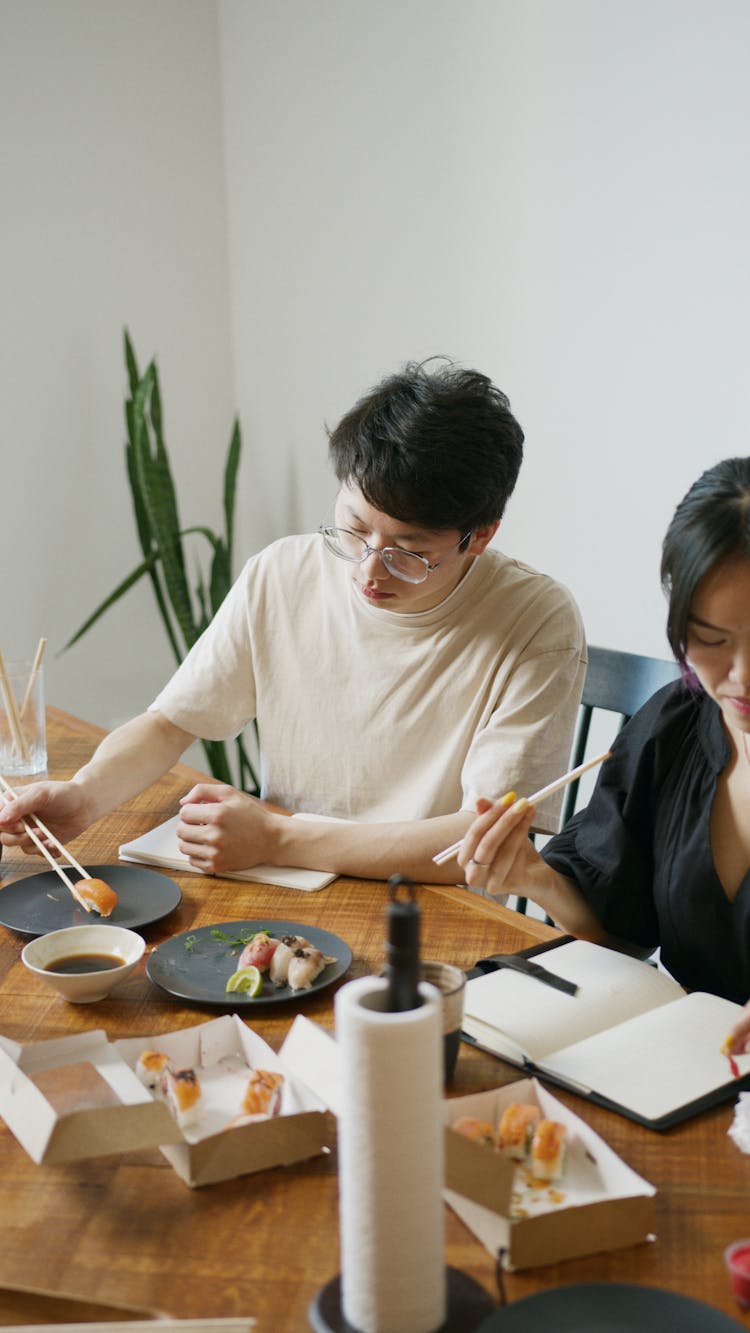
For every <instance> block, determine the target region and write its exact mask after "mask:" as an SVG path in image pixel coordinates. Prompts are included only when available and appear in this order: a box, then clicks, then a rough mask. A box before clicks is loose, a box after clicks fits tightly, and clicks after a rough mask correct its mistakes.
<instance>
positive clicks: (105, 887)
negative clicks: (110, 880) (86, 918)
mask: <svg viewBox="0 0 750 1333" xmlns="http://www.w3.org/2000/svg"><path fill="white" fill-rule="evenodd" d="M73 894H74V897H76V898H77V899H78V901H79V903H80V904H81V907H82V908H83V909H84V911H86V912H98V913H99V916H111V914H112V912H113V911H114V910H115V908H116V906H117V904H118V902H119V901H120V900H119V898H118V896H117V894H116V893H115V891H114V889H113V888H111V887H110V885H109V884H107V883H106V882H105V881H104V880H103V879H78V880H76V881H75V883H74V884H73Z"/></svg>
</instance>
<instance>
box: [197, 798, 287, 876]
mask: <svg viewBox="0 0 750 1333" xmlns="http://www.w3.org/2000/svg"><path fill="white" fill-rule="evenodd" d="M283 818H285V816H284V815H277V814H274V813H272V812H271V811H269V810H268V809H267V808H266V807H265V806H264V805H263V803H262V801H259V800H257V798H256V797H255V796H248V794H247V793H246V792H241V791H237V790H236V788H234V787H229V786H227V785H226V784H225V783H214V782H210V783H209V782H206V783H199V784H198V786H196V787H193V788H192V789H191V790H190V791H189V792H188V794H187V796H183V798H182V800H181V801H180V819H179V823H178V824H177V844H178V846H179V848H180V851H181V852H182V854H183V856H187V857H188V859H189V861H190V864H191V865H194V866H195V867H196V868H197V869H198V870H202V871H204V872H205V873H206V874H208V875H221V874H222V872H224V871H226V870H247V868H248V866H253V865H257V864H258V863H259V862H262V861H270V862H273V858H274V854H275V849H276V837H275V826H276V823H277V821H278V820H279V819H283Z"/></svg>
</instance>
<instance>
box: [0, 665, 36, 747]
mask: <svg viewBox="0 0 750 1333" xmlns="http://www.w3.org/2000/svg"><path fill="white" fill-rule="evenodd" d="M46 647H47V640H46V639H40V640H39V645H38V647H37V650H36V656H35V658H34V661H33V663H32V666H31V672H30V674H29V679H28V683H27V685H26V692H25V694H24V696H23V702H22V704H21V707H20V708H19V707H18V704H17V703H16V698H15V695H14V693H13V689H12V687H11V683H10V678H9V676H8V670H7V667H6V665H5V658H4V657H3V654H2V652H0V694H2V696H3V704H4V705H5V712H6V715H7V718H8V726H9V728H10V733H11V736H12V737H13V747H14V749H16V750H18V753H19V754H20V756H21V758H22V759H23V761H24V763H28V760H29V743H28V741H27V739H26V732H25V731H24V729H23V720H24V717H25V715H26V709H27V708H28V706H29V699H30V698H31V691H32V690H33V688H34V682H35V680H36V678H37V676H38V675H39V668H40V666H41V665H42V658H43V657H44V650H45V648H46Z"/></svg>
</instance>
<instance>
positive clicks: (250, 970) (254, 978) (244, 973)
mask: <svg viewBox="0 0 750 1333" xmlns="http://www.w3.org/2000/svg"><path fill="white" fill-rule="evenodd" d="M226 989H227V991H239V992H240V993H241V994H242V995H248V996H249V997H250V999H251V1000H252V999H254V998H255V996H256V995H260V993H261V991H262V990H263V977H262V976H261V974H260V972H259V971H258V969H257V967H241V968H240V969H239V971H238V972H233V973H232V975H231V977H230V978H229V980H228V982H227V984H226Z"/></svg>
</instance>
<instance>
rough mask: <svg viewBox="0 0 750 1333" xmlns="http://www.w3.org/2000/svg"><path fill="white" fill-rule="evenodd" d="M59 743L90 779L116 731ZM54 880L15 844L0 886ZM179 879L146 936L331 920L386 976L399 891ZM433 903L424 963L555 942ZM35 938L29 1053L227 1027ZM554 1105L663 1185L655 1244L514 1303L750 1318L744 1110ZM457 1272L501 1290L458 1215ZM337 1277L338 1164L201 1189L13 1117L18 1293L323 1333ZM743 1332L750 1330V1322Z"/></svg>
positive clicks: (158, 814) (470, 910)
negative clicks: (116, 980)
mask: <svg viewBox="0 0 750 1333" xmlns="http://www.w3.org/2000/svg"><path fill="white" fill-rule="evenodd" d="M48 730H49V737H48V738H49V751H50V773H51V775H52V776H53V777H67V776H69V775H70V774H71V773H72V772H74V771H75V770H76V769H77V768H78V767H79V766H80V765H81V764H82V763H83V762H85V760H86V759H87V757H88V756H89V754H90V753H91V751H92V749H93V747H94V745H95V744H96V741H97V740H98V738H99V736H100V735H101V734H102V733H101V732H100V731H99V730H98V729H97V728H95V727H92V726H89V725H87V724H85V723H82V722H80V721H78V720H77V719H75V718H73V717H70V716H69V715H67V714H64V713H61V712H59V711H58V710H55V709H50V712H49V722H48ZM194 780H195V775H194V773H193V772H192V770H190V769H187V768H185V767H184V766H178V767H176V768H175V769H174V770H173V771H172V772H171V773H170V774H168V775H167V777H165V778H164V779H163V780H162V781H161V782H159V783H157V784H155V785H154V786H153V787H151V788H150V789H149V790H148V791H147V792H145V793H144V794H143V795H142V796H140V797H138V798H137V799H135V800H134V801H131V802H130V803H129V804H128V805H127V806H126V807H124V808H123V809H121V810H119V811H117V812H116V813H115V814H113V815H112V816H110V817H108V818H107V819H105V820H103V821H101V822H100V823H99V824H97V825H95V826H94V827H93V828H92V829H90V830H89V831H88V832H87V833H86V834H84V835H83V836H82V837H81V838H79V839H78V840H77V841H76V842H75V843H74V844H73V850H74V851H75V853H76V854H77V856H78V858H79V860H81V861H82V862H83V863H84V864H85V863H86V862H89V863H92V864H95V863H97V862H99V863H107V862H113V861H116V859H117V847H118V845H119V844H120V843H121V842H124V841H126V840H127V839H129V838H132V837H135V836H136V835H138V834H139V833H142V832H144V831H145V830H146V829H147V828H148V827H151V826H152V825H154V824H156V823H158V822H159V821H161V820H163V819H166V818H168V817H169V816H170V815H172V814H174V813H175V811H176V808H177V800H178V797H179V796H180V795H181V794H182V793H183V792H185V791H186V790H187V789H188V788H189V787H190V785H191V784H192V782H193V781H194ZM41 868H42V867H41V865H40V862H39V861H38V860H37V858H31V857H23V856H18V855H16V856H13V855H10V854H9V852H8V849H7V848H6V849H5V851H4V855H3V860H2V863H0V872H1V874H0V885H4V884H6V883H8V882H10V881H13V880H15V879H17V878H19V877H20V876H22V875H28V874H32V873H36V872H37V871H38V870H39V869H41ZM397 869H398V867H396V866H394V871H395V870H397ZM175 878H177V879H178V880H179V882H180V884H181V887H182V890H183V895H184V896H183V900H182V903H181V905H180V907H179V908H178V909H177V910H176V911H175V912H174V913H173V914H172V915H171V916H170V917H169V918H167V920H166V921H164V922H160V923H158V924H157V925H154V926H153V927H149V928H146V929H145V930H144V932H143V933H144V935H145V936H146V939H147V943H148V945H149V946H152V945H155V944H158V943H160V942H161V941H162V940H164V939H165V938H166V937H167V936H168V935H171V934H175V933H177V932H180V931H183V930H187V929H189V928H191V927H193V926H198V925H204V924H207V923H211V922H221V921H227V920H237V919H241V918H243V917H250V918H252V917H255V918H257V917H264V916H269V917H272V916H277V917H281V918H287V919H288V918H292V919H294V920H299V921H300V922H306V923H309V924H314V925H321V926H324V927H326V928H327V929H329V930H332V931H334V932H335V933H336V934H337V935H340V936H341V937H342V938H343V939H345V940H346V941H347V942H348V943H349V944H350V945H351V947H352V950H353V952H354V963H353V967H352V971H351V973H350V975H355V976H357V975H366V974H369V973H371V972H373V971H375V970H377V969H379V967H380V964H381V961H382V941H383V919H384V917H383V914H384V908H385V903H386V889H385V886H384V885H383V884H382V883H379V882H369V881H364V880H354V879H339V880H337V881H335V882H334V883H333V884H332V885H330V886H329V887H328V888H327V889H325V890H323V891H322V892H319V893H315V894H309V895H305V894H302V893H299V894H296V893H294V892H293V891H290V890H283V889H277V888H274V887H269V886H263V885H247V884H239V883H235V882H233V881H228V880H221V879H204V878H202V877H197V876H190V875H185V876H179V875H177V876H175ZM0 892H1V889H0ZM419 902H420V905H421V908H422V914H423V915H422V935H423V951H424V955H425V956H426V957H433V958H441V959H444V960H446V961H449V962H453V963H456V964H458V965H459V966H460V967H469V966H470V965H471V964H472V963H473V962H474V961H475V960H476V958H478V957H481V956H483V955H487V954H490V953H494V952H499V951H509V950H515V949H520V948H523V947H525V946H527V945H528V944H530V943H533V942H534V941H536V940H539V939H544V938H547V937H549V936H550V934H551V933H554V932H551V931H550V929H549V928H548V927H546V926H544V925H542V924H541V923H539V922H536V921H532V920H528V919H526V918H524V917H521V916H519V915H518V914H517V913H514V912H510V911H507V910H506V909H504V908H502V907H499V906H497V905H495V904H493V903H489V902H486V901H484V900H482V899H480V898H478V897H475V896H474V895H472V894H470V893H468V892H467V891H466V890H462V889H459V888H446V887H438V886H425V887H423V888H421V889H420V890H419ZM23 943H24V940H23V938H22V937H19V936H18V935H16V934H15V933H13V932H11V931H8V930H6V929H0V1006H1V1010H0V1012H2V1020H1V1021H0V1031H2V1033H3V1034H5V1035H6V1036H8V1037H11V1038H13V1039H15V1040H17V1041H22V1042H29V1041H38V1040H43V1039H46V1038H50V1037H55V1036H61V1035H65V1034H68V1033H73V1032H81V1031H86V1030H88V1029H90V1028H91V1027H102V1028H104V1029H105V1030H106V1031H107V1033H108V1034H109V1036H110V1037H111V1038H116V1037H122V1036H138V1035H150V1034H153V1033H157V1032H167V1031H170V1030H171V1029H173V1028H180V1027H187V1026H190V1025H192V1024H194V1023H197V1022H201V1021H202V1020H203V1019H205V1018H212V1017H215V1016H216V1015H215V1012H212V1011H210V1010H202V1009H200V1008H196V1007H190V1006H187V1005H184V1004H182V1003H180V1002H178V1001H176V1000H173V999H172V998H170V997H169V996H168V995H165V994H163V993H162V992H160V991H157V990H156V989H155V988H154V987H153V986H152V985H151V984H150V982H149V981H148V979H147V977H146V975H145V971H144V967H143V965H141V967H140V969H139V970H138V971H137V972H136V973H135V974H134V975H133V976H132V977H131V978H130V979H129V980H128V981H127V982H125V983H123V985H122V986H121V987H120V988H119V989H118V992H117V994H116V995H115V996H113V997H112V998H110V999H108V1000H105V1001H102V1002H101V1003H100V1004H97V1005H96V1006H95V1007H89V1006H77V1005H70V1004H66V1003H65V1001H63V1000H62V999H60V998H58V997H57V996H56V995H51V994H50V993H48V991H47V990H46V989H45V987H44V986H43V984H42V983H40V982H39V981H38V980H37V979H36V978H34V977H33V976H32V975H31V974H30V973H29V972H27V971H26V969H25V968H24V967H23V965H22V963H21V961H20V953H21V948H22V946H23ZM299 1009H300V1010H301V1011H302V1012H304V1013H305V1014H307V1016H308V1017H310V1018H312V1019H314V1020H315V1021H316V1022H319V1023H321V1024H324V1025H325V1026H327V1027H330V1026H332V995H331V993H330V992H326V993H324V995H322V996H320V997H314V996H311V997H310V999H309V1000H303V1001H301V1002H300V1005H299ZM280 1010H281V1011H280V1012H279V1013H271V1012H269V1011H267V1010H266V1011H265V1012H263V1015H262V1017H261V1018H260V1019H259V1020H258V1021H257V1022H256V1023H255V1024H254V1026H255V1027H256V1028H257V1030H258V1031H259V1032H260V1034H261V1035H262V1036H263V1037H264V1038H265V1039H266V1040H267V1041H268V1042H269V1043H270V1044H271V1045H272V1046H273V1047H274V1048H275V1049H278V1047H279V1045H280V1044H281V1042H282V1040H283V1038H284V1036H285V1035H286V1033H287V1031H288V1028H289V1025H290V1023H291V1020H292V1017H293V1015H292V1014H291V1013H290V1012H289V1010H288V1008H284V1007H283V1006H280ZM517 1077H518V1073H517V1071H514V1070H513V1069H511V1068H510V1067H509V1066H507V1065H504V1064H503V1063H502V1062H501V1061H498V1060H495V1059H493V1058H491V1057H489V1056H486V1055H484V1054H482V1053H481V1052H479V1051H475V1050H472V1049H471V1048H469V1047H467V1046H465V1045H463V1046H462V1048H461V1052H460V1055H459V1062H458V1069H457V1074H456V1079H455V1082H454V1084H453V1087H452V1089H451V1092H452V1093H454V1094H464V1093H467V1092H474V1091H478V1090H480V1089H485V1088H492V1087H497V1086H498V1085H500V1084H503V1083H507V1082H511V1081H512V1080H513V1079H515V1078H517ZM555 1095H556V1096H558V1097H560V1098H561V1100H563V1101H565V1102H566V1103H567V1104H568V1105H570V1106H571V1107H572V1108H573V1109H574V1110H575V1111H576V1112H577V1113H578V1114H580V1115H582V1116H584V1117H585V1119H586V1120H587V1121H588V1122H589V1123H590V1124H591V1125H592V1126H593V1128H594V1129H595V1130H596V1131H597V1132H598V1133H599V1134H601V1135H603V1137H604V1138H605V1139H606V1140H607V1141H608V1142H609V1143H610V1144H611V1146H612V1147H613V1148H614V1150H615V1151H616V1152H617V1153H619V1154H620V1155H621V1156H622V1157H623V1158H624V1160H625V1161H626V1162H628V1163H629V1165H630V1166H631V1167H633V1168H634V1169H635V1170H636V1171H637V1172H639V1173H640V1174H641V1175H643V1176H645V1177H646V1179H647V1180H649V1181H651V1182H652V1183H653V1184H654V1185H656V1187H657V1189H658V1198H657V1232H658V1234H657V1239H656V1241H655V1242H654V1243H652V1244H642V1245H638V1246H634V1247H631V1248H629V1249H624V1250H618V1251H612V1252H610V1253H607V1254H600V1255H593V1256H591V1257H589V1258H586V1259H581V1260H571V1261H568V1262H567V1263H561V1264H557V1265H550V1266H547V1267H544V1268H539V1269H535V1270H533V1271H526V1272H522V1273H517V1274H508V1275H506V1278H505V1286H506V1292H507V1297H508V1299H509V1300H511V1301H512V1300H515V1299H517V1298H519V1297H521V1296H524V1295H527V1294H529V1293H531V1292H534V1291H537V1290H540V1289H543V1288H548V1287H551V1286H556V1285H563V1284H566V1283H572V1282H581V1281H613V1282H615V1281H620V1282H636V1283H642V1284H647V1285H652V1286H657V1287H662V1288H665V1289H669V1290H671V1291H676V1292H682V1293H684V1294H686V1295H690V1296H694V1297H697V1298H699V1299H702V1300H705V1301H708V1302H709V1303H711V1304H712V1305H714V1306H716V1307H718V1308H719V1309H721V1310H724V1311H725V1312H726V1313H728V1314H732V1315H734V1316H735V1318H738V1319H739V1320H742V1318H743V1316H742V1314H741V1313H740V1312H739V1311H738V1309H737V1307H736V1305H735V1303H734V1301H733V1298H732V1295H731V1293H730V1290H729V1286H728V1282H727V1278H726V1274H725V1271H724V1266H723V1260H722V1252H723V1249H724V1247H725V1245H727V1244H728V1243H729V1242H730V1241H733V1240H736V1239H737V1238H738V1237H741V1236H746V1235H750V1157H745V1156H743V1155H742V1154H741V1153H740V1152H739V1150H738V1149H737V1148H736V1147H735V1146H734V1144H733V1142H732V1141H731V1139H729V1138H728V1137H727V1129H728V1126H729V1124H730V1122H731V1118H732V1110H731V1106H727V1107H724V1108H719V1109H717V1110H713V1111H710V1112H708V1113H706V1114H704V1115H702V1116H700V1117H699V1118H698V1119H696V1120H693V1121H692V1122H689V1123H687V1124H684V1125H682V1126H679V1127H677V1128H676V1129H674V1130H672V1131H670V1132H669V1133H667V1134H656V1133H654V1132H652V1131H650V1130H647V1129H643V1128H641V1127H640V1126H637V1125H633V1124H631V1123H630V1122H628V1121H627V1120H625V1119H623V1118H621V1117H620V1116H617V1115H615V1114H613V1113H610V1112H607V1111H603V1110H600V1109H598V1108H596V1107H594V1106H592V1105H589V1104H588V1103H586V1102H584V1101H581V1100H580V1099H578V1098H575V1097H572V1096H566V1094H564V1093H561V1092H559V1091H555ZM446 1259H447V1262H448V1263H449V1264H451V1265H452V1266H453V1267H455V1268H458V1269H461V1270H463V1271H464V1272H466V1273H469V1274H471V1276H472V1277H474V1278H475V1279H476V1280H477V1281H478V1282H480V1283H481V1284H482V1285H484V1286H485V1287H486V1288H487V1290H488V1291H490V1292H492V1293H493V1294H496V1284H495V1275H494V1263H493V1260H492V1258H491V1256H490V1255H489V1254H488V1253H487V1251H486V1250H485V1249H484V1248H483V1247H482V1246H481V1245H480V1244H479V1243H478V1242H477V1241H476V1240H475V1239H474V1237H473V1235H472V1234H471V1233H470V1232H468V1231H467V1230H466V1228H465V1227H464V1226H463V1224H462V1223H461V1222H460V1221H459V1220H458V1218H457V1217H456V1216H455V1215H454V1214H453V1213H452V1212H451V1211H450V1209H447V1210H446ZM338 1268H339V1259H338V1212H337V1181H336V1161H335V1154H332V1155H331V1156H328V1157H318V1158H314V1159H312V1160H311V1161H308V1162H304V1163H301V1164H300V1165H298V1166H293V1167H288V1168H279V1169H276V1170H273V1171H266V1172H261V1173H258V1174H255V1175H249V1176H243V1177H241V1178H239V1179H236V1180H233V1181H230V1182H228V1183H226V1184H219V1185H211V1186H207V1187H205V1188H203V1189H199V1190H190V1189H188V1188H187V1186H185V1185H184V1184H183V1183H182V1181H181V1180H180V1179H179V1178H178V1177H177V1175H176V1174H175V1173H174V1171H173V1170H172V1168H171V1167H170V1166H169V1165H168V1163H167V1162H166V1160H165V1159H164V1158H163V1157H162V1156H161V1154H160V1153H159V1152H158V1151H156V1150H155V1151H153V1152H143V1153H135V1154H129V1155H124V1156H119V1157H118V1156H113V1157H108V1158H97V1159H94V1160H91V1161H90V1162H84V1163H77V1164H75V1165H70V1166H60V1167H37V1166H35V1165H34V1164H33V1162H32V1161H31V1160H30V1158H28V1157H27V1155H26V1153H25V1152H24V1151H23V1149H22V1148H21V1147H20V1145H19V1144H18V1142H17V1141H16V1139H15V1138H14V1137H13V1135H12V1134H11V1133H10V1132H9V1131H8V1129H7V1128H6V1127H5V1125H4V1124H2V1122H0V1284H2V1283H7V1284H18V1283H22V1282H24V1281H28V1282H30V1283H35V1284H36V1285H39V1286H44V1287H47V1288H51V1289H54V1290H55V1291H59V1292H60V1293H64V1294H67V1295H71V1296H77V1297H86V1298H89V1299H91V1300H97V1301H113V1302H118V1301H119V1302H123V1301H124V1302H127V1303H129V1304H132V1305H134V1306H140V1307H147V1308H156V1309H160V1310H162V1311H166V1312H168V1313H169V1314H171V1315H174V1316H178V1317H187V1316H195V1317H198V1316H202V1317H209V1316H219V1315H255V1316H256V1317H257V1319H258V1326H259V1328H260V1329H261V1330H263V1331H264V1333H265V1331H266V1330H267V1333H287V1331H288V1333H300V1331H301V1330H304V1329H306V1328H308V1321H307V1309H308V1305H309V1302H310V1300H311V1299H312V1297H313V1296H314V1295H315V1293H316V1292H317V1291H318V1290H319V1289H320V1288H321V1287H322V1286H323V1285H324V1284H325V1283H326V1282H328V1281H329V1279H331V1278H332V1277H333V1276H334V1275H335V1274H336V1273H337V1272H338ZM744 1319H745V1324H746V1326H748V1327H750V1317H748V1315H745V1316H744Z"/></svg>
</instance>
